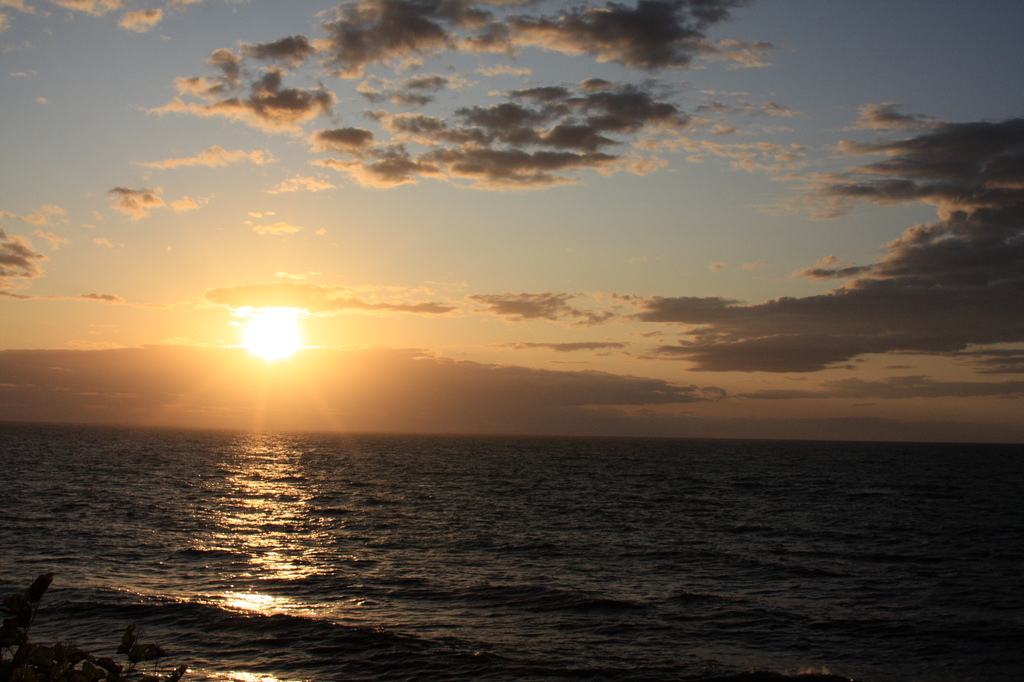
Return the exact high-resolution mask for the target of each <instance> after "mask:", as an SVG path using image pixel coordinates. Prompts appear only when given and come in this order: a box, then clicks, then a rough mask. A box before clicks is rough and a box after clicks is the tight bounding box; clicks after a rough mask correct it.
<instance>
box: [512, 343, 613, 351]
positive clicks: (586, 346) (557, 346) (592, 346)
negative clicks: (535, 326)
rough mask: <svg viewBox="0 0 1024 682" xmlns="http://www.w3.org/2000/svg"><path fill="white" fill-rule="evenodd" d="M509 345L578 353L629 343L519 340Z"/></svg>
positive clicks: (520, 348) (524, 348) (520, 347)
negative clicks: (534, 341) (535, 341)
mask: <svg viewBox="0 0 1024 682" xmlns="http://www.w3.org/2000/svg"><path fill="white" fill-rule="evenodd" d="M507 346H508V347H509V348H515V349H517V350H526V349H532V348H540V349H543V350H550V351H554V352H556V353H576V352H578V351H588V350H596V351H609V350H622V349H623V348H626V346H627V344H625V343H621V342H617V341H568V342H564V343H530V342H526V341H519V342H517V343H510V344H507Z"/></svg>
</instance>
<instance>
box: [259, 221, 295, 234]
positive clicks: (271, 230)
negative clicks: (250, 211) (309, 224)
mask: <svg viewBox="0 0 1024 682" xmlns="http://www.w3.org/2000/svg"><path fill="white" fill-rule="evenodd" d="M252 231H253V232H255V233H257V234H293V233H295V232H301V231H302V228H301V227H297V226H295V225H289V224H288V223H284V222H278V223H274V224H273V225H253V226H252Z"/></svg>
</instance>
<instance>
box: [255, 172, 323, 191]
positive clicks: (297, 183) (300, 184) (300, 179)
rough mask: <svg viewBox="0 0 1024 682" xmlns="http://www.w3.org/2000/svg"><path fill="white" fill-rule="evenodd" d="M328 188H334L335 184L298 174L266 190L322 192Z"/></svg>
mask: <svg viewBox="0 0 1024 682" xmlns="http://www.w3.org/2000/svg"><path fill="white" fill-rule="evenodd" d="M326 189H334V185H332V184H331V183H330V182H328V181H326V180H321V179H320V178H311V177H308V176H298V175H297V176H295V177H294V178H288V179H287V180H282V181H281V182H279V183H277V184H276V185H274V186H273V187H271V188H270V189H268V190H264V191H265V192H266V193H267V194H286V193H288V192H322V191H323V190H326Z"/></svg>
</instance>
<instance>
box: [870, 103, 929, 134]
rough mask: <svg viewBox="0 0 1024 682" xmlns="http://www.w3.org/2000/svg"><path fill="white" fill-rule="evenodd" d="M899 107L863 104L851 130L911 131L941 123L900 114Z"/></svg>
mask: <svg viewBox="0 0 1024 682" xmlns="http://www.w3.org/2000/svg"><path fill="white" fill-rule="evenodd" d="M900 109H901V106H900V105H899V104H897V103H895V102H885V103H883V104H865V105H864V106H862V107H860V109H859V111H860V118H858V119H857V121H856V122H855V123H854V124H853V125H852V126H850V128H851V129H864V130H912V129H921V128H935V127H937V126H939V125H941V123H940V122H939V121H936V120H935V119H934V118H929V117H927V116H922V115H921V114H901V113H900V112H899V110H900Z"/></svg>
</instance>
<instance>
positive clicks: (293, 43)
mask: <svg viewBox="0 0 1024 682" xmlns="http://www.w3.org/2000/svg"><path fill="white" fill-rule="evenodd" d="M240 52H241V53H242V54H244V55H245V56H247V57H253V58H254V59H262V60H268V61H273V62H278V63H281V64H285V65H287V66H289V67H292V68H294V67H297V66H300V65H301V64H302V62H304V61H305V60H306V59H307V58H308V57H310V56H311V55H312V54H314V53H315V52H316V49H315V48H314V47H313V45H312V44H311V43H310V42H309V39H308V38H306V37H305V36H301V35H294V36H288V37H287V38H281V39H280V40H275V41H273V42H269V43H257V44H255V45H250V44H248V43H243V44H242V46H241V48H240Z"/></svg>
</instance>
